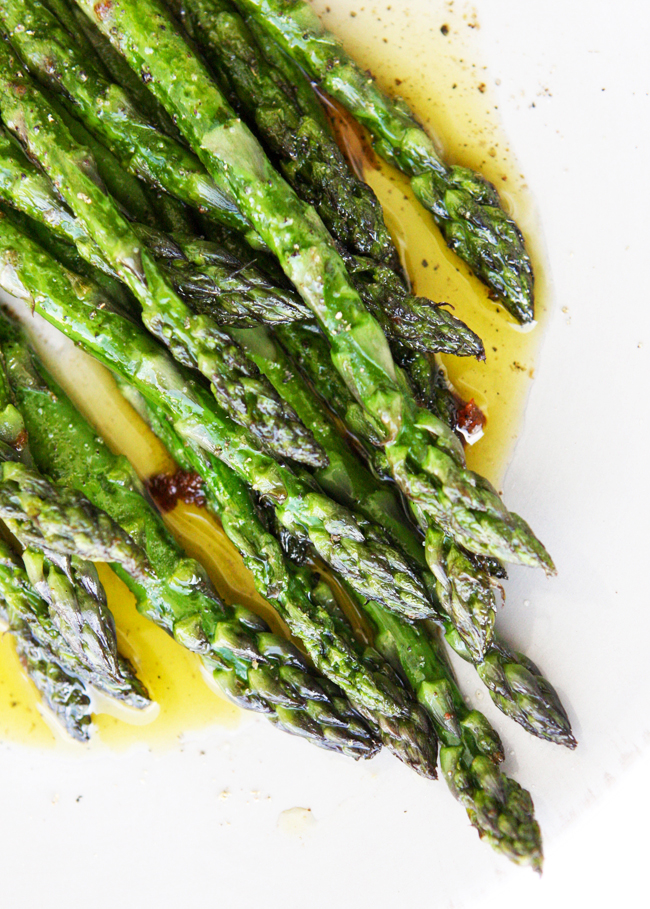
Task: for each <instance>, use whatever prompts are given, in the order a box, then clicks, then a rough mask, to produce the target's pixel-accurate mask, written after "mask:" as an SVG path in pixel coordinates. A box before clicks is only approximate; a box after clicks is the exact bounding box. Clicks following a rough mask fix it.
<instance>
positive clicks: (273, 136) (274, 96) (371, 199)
mask: <svg viewBox="0 0 650 909" xmlns="http://www.w3.org/2000/svg"><path fill="white" fill-rule="evenodd" d="M167 5H168V6H169V7H170V8H171V9H172V10H173V11H174V13H175V14H176V15H177V16H178V18H179V19H180V21H181V22H182V23H183V25H184V26H185V28H186V30H187V32H188V34H189V35H190V37H191V38H193V39H194V40H195V41H196V42H197V44H198V45H199V46H200V48H201V50H202V51H203V53H204V55H205V57H206V59H207V61H208V63H209V64H210V65H211V66H212V68H213V70H216V71H221V73H222V75H223V76H224V77H225V78H226V79H227V80H228V82H229V83H230V85H231V86H232V88H233V90H234V92H235V93H236V96H237V99H238V102H239V104H240V105H241V107H242V110H243V112H244V113H245V115H246V116H247V117H248V118H249V120H251V121H252V122H254V123H255V126H256V128H257V133H258V135H259V136H261V138H262V139H263V140H264V142H265V143H266V145H267V146H268V148H269V149H270V151H271V153H272V154H273V155H274V156H276V158H277V160H278V161H279V164H280V167H281V168H282V172H283V173H284V175H285V176H286V178H287V180H288V181H289V182H290V183H291V185H292V186H293V188H294V189H295V190H296V192H298V193H299V194H300V189H299V187H300V188H302V189H303V190H304V191H305V192H306V193H307V195H308V197H309V198H307V199H306V201H308V202H310V203H311V204H312V205H313V206H314V207H315V208H316V211H318V213H319V214H320V216H321V218H322V219H323V221H324V223H325V225H326V226H327V228H328V229H329V230H330V232H331V233H332V235H333V236H334V237H336V238H337V240H339V241H340V242H341V243H342V244H343V245H344V246H345V247H346V248H347V249H348V250H349V251H350V252H352V253H356V254H357V255H360V256H368V257H370V258H371V259H373V260H375V261H377V262H385V263H386V264H387V265H389V266H390V267H391V268H393V269H398V268H399V258H398V255H397V250H396V249H395V246H394V244H393V241H392V240H391V238H390V235H389V233H388V231H387V230H386V225H385V224H384V218H383V214H382V210H381V205H380V204H379V201H378V199H377V197H376V196H375V194H374V193H373V191H372V189H371V188H370V187H369V186H368V185H367V184H365V183H363V182H362V181H361V180H359V179H358V178H357V177H356V176H355V175H354V174H353V173H352V172H351V171H350V169H349V168H348V166H347V164H346V162H345V159H344V157H343V155H342V154H341V151H340V150H339V148H338V146H337V144H336V142H335V141H334V137H333V136H332V135H331V133H330V131H329V130H328V128H327V125H326V122H325V118H324V117H323V116H322V113H321V115H320V117H319V118H318V119H316V118H315V117H314V116H312V113H313V111H308V112H304V111H303V110H301V107H300V105H299V103H298V99H297V98H296V96H295V94H294V92H295V81H294V82H292V83H291V84H287V82H286V81H285V80H284V78H283V77H282V75H281V74H280V73H278V71H277V70H276V69H275V68H274V67H273V66H272V65H271V64H270V63H269V61H268V60H267V59H266V58H265V55H264V54H263V53H262V51H261V50H260V48H259V47H258V46H257V44H256V41H255V38H254V37H253V35H252V34H251V33H250V32H249V30H248V29H247V27H246V25H245V23H244V22H243V20H242V19H241V17H240V16H239V14H238V13H237V12H236V11H235V9H234V8H233V6H232V4H231V3H229V2H228V0H167ZM303 198H304V196H303Z"/></svg>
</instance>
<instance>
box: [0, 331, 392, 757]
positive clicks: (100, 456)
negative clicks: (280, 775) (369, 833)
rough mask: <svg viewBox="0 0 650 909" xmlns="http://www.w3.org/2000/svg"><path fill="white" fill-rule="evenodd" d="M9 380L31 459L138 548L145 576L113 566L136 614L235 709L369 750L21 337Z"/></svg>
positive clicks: (325, 686)
mask: <svg viewBox="0 0 650 909" xmlns="http://www.w3.org/2000/svg"><path fill="white" fill-rule="evenodd" d="M10 377H11V380H12V384H13V387H14V390H15V392H16V396H17V398H18V400H19V401H20V403H21V407H22V409H23V412H24V414H25V418H26V423H27V426H28V429H29V432H30V437H31V438H32V440H33V450H34V456H35V458H36V460H37V462H38V464H39V466H41V467H42V469H44V470H47V471H48V472H49V473H51V474H52V475H53V476H55V477H56V478H57V480H58V481H60V482H65V483H67V484H69V485H70V486H73V487H76V488H78V489H80V488H83V489H84V490H86V492H87V494H88V496H89V497H90V498H91V499H92V501H93V502H94V503H95V504H96V505H97V507H102V508H104V509H105V510H106V511H107V512H108V513H109V514H111V515H112V516H113V517H114V518H115V519H116V520H118V521H119V523H121V524H122V525H123V526H124V527H128V528H129V531H130V533H131V534H132V535H133V537H134V538H135V539H136V540H137V541H138V543H139V544H140V545H141V546H142V547H143V549H145V550H146V552H147V555H148V557H149V561H150V565H151V568H150V570H149V572H148V573H147V574H146V575H145V576H134V575H133V574H132V573H131V572H130V571H129V570H128V568H127V567H126V566H125V565H117V566H114V567H115V570H116V571H117V573H118V574H119V576H120V577H121V578H122V579H123V580H124V581H125V583H126V584H127V586H128V587H129V588H130V589H131V591H132V592H133V593H134V595H135V597H136V602H137V608H138V609H139V611H140V612H142V613H143V614H144V615H145V616H147V617H149V618H150V619H152V620H153V621H154V622H156V624H158V625H160V626H161V627H162V628H163V629H164V630H165V631H167V632H168V633H169V634H171V635H172V636H173V637H174V639H175V640H176V641H178V643H179V644H181V645H182V646H184V647H186V648H187V649H189V650H192V651H194V652H196V653H198V654H200V655H201V658H202V659H203V661H204V662H205V664H206V666H208V668H209V669H210V670H211V671H212V673H213V675H214V677H215V679H216V681H217V682H218V684H219V686H220V687H221V689H222V690H223V691H224V693H225V694H226V695H227V696H228V697H230V698H231V699H232V700H234V701H235V702H236V703H238V704H240V706H242V707H244V708H245V709H252V710H257V711H261V712H262V713H264V714H266V715H267V716H268V718H269V719H270V720H271V722H273V723H274V724H275V725H278V726H279V727H280V728H282V729H284V730H285V731H288V732H291V733H293V734H296V735H300V736H303V737H306V738H307V739H309V740H311V741H313V742H314V743H316V744H318V745H320V746H322V747H325V748H330V749H333V750H336V751H341V752H342V753H345V754H349V755H351V756H353V757H370V756H372V754H373V753H374V752H375V751H376V748H377V745H376V742H375V741H374V739H373V737H372V736H371V735H370V734H369V732H368V730H367V729H366V727H365V726H364V724H363V722H362V721H361V719H360V717H359V716H358V714H357V713H356V712H355V711H354V710H353V709H352V708H351V707H350V705H349V703H348V702H347V701H346V699H345V697H344V696H343V694H342V692H341V691H340V690H339V689H338V688H337V687H336V686H334V685H332V684H330V683H329V682H328V681H327V680H326V679H320V678H318V677H316V676H315V674H314V673H313V672H312V670H310V669H309V667H308V666H307V663H306V662H305V660H304V658H303V657H302V655H301V654H299V652H298V651H297V650H296V648H295V647H293V645H291V644H289V642H287V641H286V640H284V639H283V638H281V637H278V636H277V635H275V634H272V633H271V631H270V629H269V627H268V625H267V624H266V623H265V622H264V621H263V620H262V619H261V618H260V617H259V616H257V615H255V614H254V613H252V612H251V611H250V610H248V609H245V608H243V607H241V606H233V607H226V606H225V605H224V604H223V602H222V601H221V600H220V599H219V597H218V596H217V594H216V592H215V590H214V588H213V586H212V585H211V583H210V581H209V580H208V578H207V576H206V574H205V572H204V570H203V569H202V567H201V566H200V565H199V564H198V563H197V562H196V561H195V560H193V559H188V558H186V557H184V556H183V554H182V553H181V551H180V549H179V547H178V546H177V544H176V543H175V542H174V540H173V538H172V537H171V536H170V534H169V533H168V531H167V530H166V528H165V526H164V524H163V522H162V520H161V519H160V517H159V515H158V514H157V513H156V512H155V511H154V510H153V509H152V508H151V506H150V505H149V504H148V502H147V501H146V499H145V498H144V496H143V489H142V486H141V484H140V482H139V481H138V479H137V477H136V476H135V474H134V471H133V470H132V468H131V466H130V465H129V463H128V462H127V461H126V460H125V459H124V458H123V457H119V456H117V455H114V454H112V453H111V452H110V450H109V449H108V448H107V446H106V445H105V444H104V443H103V441H102V440H101V439H99V438H98V437H97V436H96V434H95V432H94V430H93V429H92V427H91V426H90V425H89V424H88V423H87V422H86V421H85V420H84V419H83V418H82V417H81V415H80V414H79V413H78V412H77V411H76V409H75V408H74V407H73V405H72V404H71V402H70V401H69V399H68V398H67V397H66V396H65V395H64V393H63V392H62V391H61V389H60V388H59V387H58V386H57V385H56V383H55V382H54V381H53V380H52V379H51V378H50V377H49V376H48V375H47V374H46V373H45V372H44V371H43V370H42V369H41V370H40V371H37V369H36V367H35V365H34V363H33V361H32V359H31V357H30V355H29V352H28V350H27V348H26V345H25V342H24V340H21V341H19V342H17V343H16V344H15V345H14V347H13V356H12V369H11V372H10Z"/></svg>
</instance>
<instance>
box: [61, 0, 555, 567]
mask: <svg viewBox="0 0 650 909" xmlns="http://www.w3.org/2000/svg"><path fill="white" fill-rule="evenodd" d="M77 4H78V6H80V8H82V9H83V10H84V11H85V12H86V13H87V14H88V16H89V17H90V18H91V20H92V21H94V22H95V23H96V24H97V25H98V27H99V28H100V29H101V30H102V31H103V32H104V34H105V35H106V36H107V37H108V38H109V39H110V41H111V42H112V43H113V45H114V47H116V48H117V49H118V50H119V51H120V52H121V53H122V54H123V55H124V56H125V58H126V59H127V61H128V62H129V64H130V65H131V66H132V67H133V68H134V69H135V70H136V71H137V72H141V71H143V69H146V72H147V78H148V79H149V81H148V87H149V89H150V90H151V91H153V92H154V94H155V95H156V96H157V97H158V99H159V100H160V101H161V102H162V103H163V104H164V105H165V107H166V109H167V110H168V111H169V112H171V113H172V114H173V115H174V116H175V117H176V118H177V122H178V126H179V129H181V131H182V132H183V134H184V135H185V138H186V139H187V141H188V142H189V144H190V145H191V146H192V147H193V148H194V150H195V151H196V153H197V154H198V155H199V157H200V158H201V160H202V161H203V163H204V165H205V166H206V168H207V169H208V171H209V172H211V173H212V172H215V173H221V174H224V175H227V179H228V181H229V183H230V186H231V189H232V191H233V195H234V197H235V199H236V200H237V202H238V204H239V206H240V209H241V211H242V212H243V213H244V215H245V216H246V217H247V218H248V219H249V220H250V222H251V224H252V225H253V226H254V227H255V228H256V229H257V231H258V233H259V234H260V236H262V237H263V239H264V240H265V241H266V243H267V245H268V246H269V248H270V249H271V250H272V251H273V252H274V253H275V254H276V256H277V257H278V259H279V261H280V264H281V266H282V268H283V270H284V272H285V274H286V275H287V277H288V278H289V279H290V280H291V281H292V282H293V284H294V285H295V287H296V288H297V290H298V291H299V293H300V294H301V296H302V297H303V299H304V300H305V301H306V302H307V303H308V304H309V305H310V307H311V308H312V310H313V312H314V314H315V315H316V316H317V318H318V320H319V322H320V325H321V327H322V328H323V330H324V332H325V334H326V335H327V337H328V339H329V341H330V343H331V346H332V359H333V362H334V363H335V365H336V368H337V369H338V371H339V372H340V373H341V375H343V376H344V378H345V380H346V384H348V386H349V387H350V389H351V390H352V391H353V393H354V395H355V397H356V398H357V399H358V400H359V401H360V402H362V404H363V406H364V408H365V409H366V411H367V413H368V414H369V416H370V417H371V418H372V419H373V420H374V423H375V427H376V432H377V434H378V435H379V436H380V438H381V439H382V442H383V443H384V448H385V452H386V457H387V460H388V463H389V464H390V469H391V472H392V474H393V476H394V478H395V480H396V482H397V483H398V485H399V486H400V488H401V490H402V492H403V493H404V495H406V496H407V498H409V499H411V500H412V501H413V502H415V504H416V505H417V506H418V508H419V509H420V510H421V512H422V514H423V515H426V517H427V519H428V520H431V521H434V522H436V524H437V525H439V526H440V527H442V528H443V530H444V531H445V533H447V534H449V535H450V536H452V537H453V538H454V539H455V540H456V541H457V542H458V543H460V544H462V545H464V546H465V547H466V548H467V549H469V550H470V551H472V552H476V553H478V554H483V555H491V556H494V557H495V558H500V559H503V560H504V561H514V562H518V563H521V564H528V565H533V566H539V565H541V566H543V567H544V568H545V569H546V570H547V571H549V572H552V571H553V570H554V568H553V563H552V561H551V559H550V556H548V554H547V553H546V551H545V549H544V548H543V546H542V545H541V543H540V542H539V541H538V540H537V539H536V538H535V536H534V535H533V533H532V531H531V530H530V528H529V527H528V526H527V525H526V524H525V522H524V521H523V520H522V519H521V518H519V517H518V516H517V515H514V514H511V513H509V512H508V511H507V510H506V508H505V506H504V505H503V503H502V502H501V500H500V499H499V497H498V495H497V494H496V491H495V490H494V489H493V488H492V487H491V486H490V484H488V483H487V481H486V480H484V479H483V478H481V477H479V476H478V475H476V474H474V473H472V472H471V471H468V470H467V469H466V468H465V467H464V465H463V454H462V449H461V446H460V445H459V443H458V441H457V439H456V437H455V436H454V435H453V433H452V432H451V431H450V430H449V429H448V427H447V426H446V425H445V424H443V423H442V421H440V420H438V419H437V418H435V417H434V416H433V415H431V414H429V413H427V412H425V411H422V410H421V409H419V408H418V407H417V405H416V403H415V401H414V400H413V398H412V396H411V395H410V394H408V393H407V391H406V390H405V389H404V388H403V387H400V385H399V384H398V382H397V378H396V375H395V371H394V364H393V361H392V358H391V355H390V351H389V349H388V345H387V342H386V339H385V337H384V335H383V333H382V331H381V329H380V327H379V325H378V324H377V322H376V321H375V320H374V319H373V318H372V317H371V316H370V315H369V313H368V312H367V311H365V310H364V308H363V306H362V304H361V301H360V299H359V296H358V294H357V293H356V292H355V291H354V289H353V288H352V286H351V285H350V282H349V278H348V276H347V272H346V270H345V266H344V263H343V260H342V259H341V258H340V256H339V255H338V254H337V253H336V251H335V250H334V249H333V247H332V244H331V240H330V238H329V235H328V233H327V231H326V229H325V227H324V225H323V224H322V222H321V221H320V220H319V219H318V217H317V216H316V215H315V214H314V212H313V210H311V209H309V208H307V207H306V206H305V205H304V203H302V202H301V201H300V200H299V199H298V198H297V197H296V196H295V194H294V193H293V191H292V190H291V189H290V187H288V186H287V184H286V183H284V181H283V180H282V179H281V178H280V177H278V175H277V174H276V173H275V172H274V170H273V168H272V167H271V165H270V163H269V162H268V160H267V159H266V157H265V156H264V153H263V151H262V149H261V147H260V146H259V143H258V142H257V140H256V139H255V138H254V136H253V135H252V134H251V133H250V131H249V130H248V129H247V128H246V127H245V126H244V124H243V123H242V122H241V121H240V120H239V119H238V118H237V117H235V116H234V114H233V112H232V110H231V109H230V107H229V106H228V104H227V102H226V99H225V98H224V96H223V94H222V93H221V92H220V91H219V89H218V88H217V86H216V85H215V83H214V81H213V80H212V79H211V78H210V75H209V73H208V72H207V70H206V68H205V66H204V65H203V64H202V63H201V61H200V60H199V59H198V58H197V56H196V55H195V54H194V53H193V52H192V50H191V49H190V48H189V47H188V45H187V44H186V42H184V41H183V39H182V38H180V37H179V36H178V35H177V34H176V33H175V31H174V29H173V24H172V22H171V20H170V19H169V17H168V16H167V15H165V14H164V13H163V12H162V11H161V10H160V9H159V8H158V7H157V6H156V5H155V4H154V3H153V2H151V0H138V2H137V3H136V2H134V0H112V2H111V3H110V4H95V3H93V2H92V0H77ZM179 68H180V69H182V72H183V76H184V78H183V79H178V78H177V74H178V71H179Z"/></svg>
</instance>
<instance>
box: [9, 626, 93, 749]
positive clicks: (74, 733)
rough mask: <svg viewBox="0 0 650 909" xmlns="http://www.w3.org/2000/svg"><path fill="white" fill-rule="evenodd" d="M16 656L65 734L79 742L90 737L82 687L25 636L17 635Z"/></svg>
mask: <svg viewBox="0 0 650 909" xmlns="http://www.w3.org/2000/svg"><path fill="white" fill-rule="evenodd" d="M11 631H12V633H13V634H14V636H15V642H16V653H17V654H18V659H19V660H20V662H21V663H22V665H23V667H24V669H25V671H26V672H27V675H28V676H29V677H30V679H31V680H32V682H33V683H34V685H35V686H36V689H37V690H38V692H39V694H40V695H41V698H42V699H43V702H44V703H45V706H46V707H48V708H49V710H51V712H52V713H53V714H54V716H55V717H56V718H57V720H58V721H59V722H60V723H61V724H62V726H63V728H64V729H65V731H66V732H67V734H68V735H69V736H70V737H71V738H73V739H76V740H77V741H78V742H87V741H88V740H89V738H90V724H91V722H92V715H91V710H92V707H91V701H90V698H89V697H88V695H87V693H86V690H85V688H84V686H83V684H82V683H81V682H80V681H79V679H76V678H75V677H74V676H71V675H68V674H67V673H66V672H64V670H63V669H61V667H60V666H59V665H58V664H57V662H56V660H55V659H54V658H53V656H52V654H50V653H49V651H48V650H47V649H46V648H43V647H41V646H40V645H39V644H37V643H36V641H35V640H34V639H33V638H31V637H30V636H29V635H28V634H23V633H20V632H16V631H14V630H13V628H12V629H11Z"/></svg>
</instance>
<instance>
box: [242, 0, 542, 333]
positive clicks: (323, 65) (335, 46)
mask: <svg viewBox="0 0 650 909" xmlns="http://www.w3.org/2000/svg"><path fill="white" fill-rule="evenodd" d="M236 5H237V6H238V7H239V8H240V9H242V10H245V11H247V12H248V13H249V14H250V15H251V17H253V18H254V19H255V21H256V22H257V23H258V24H259V26H260V28H263V29H265V30H266V31H267V33H268V34H269V35H270V36H271V37H272V38H273V39H274V40H275V41H277V42H278V44H280V45H281V47H282V48H283V49H284V50H285V51H286V52H287V53H288V54H289V56H291V57H292V58H293V59H294V60H295V61H296V62H297V63H298V64H299V65H300V66H302V67H303V68H304V69H305V70H306V71H307V73H308V74H309V75H310V76H311V77H312V78H313V79H315V80H317V81H318V82H319V83H320V85H321V87H322V88H323V89H324V90H325V91H326V92H328V93H329V94H330V95H331V96H332V97H333V98H335V99H336V100H337V101H338V102H339V103H340V104H342V105H343V107H345V108H346V109H347V110H348V111H350V113H351V114H352V115H353V116H354V117H355V118H356V119H357V120H358V121H359V122H360V123H361V124H363V125H364V126H365V127H367V128H368V129H369V130H370V133H371V135H372V137H373V139H374V143H375V149H376V151H377V152H378V153H379V154H380V155H381V156H382V157H383V158H385V159H386V160H387V161H388V162H389V163H390V164H393V165H394V166H395V167H398V168H399V169H400V170H401V171H403V172H404V173H405V174H406V175H407V176H408V177H410V180H411V187H412V189H413V192H414V194H415V196H416V198H417V199H418V200H419V202H421V204H422V205H423V206H424V207H425V208H426V209H428V210H429V211H430V212H431V214H432V215H433V218H434V220H435V222H436V224H437V225H438V227H439V228H440V231H441V233H442V235H443V237H444V238H445V241H446V242H447V244H448V246H449V247H450V248H451V249H452V250H453V251H454V252H455V253H456V254H457V255H458V256H460V258H461V259H463V260H464V261H465V262H466V263H467V264H468V265H469V267H470V268H471V270H472V271H473V272H474V273H475V274H476V276H477V277H479V278H480V279H481V280H482V281H483V282H484V283H485V284H486V285H487V286H488V287H489V288H490V290H491V291H493V293H495V294H496V295H497V296H498V297H499V299H500V300H501V301H502V303H503V305H504V306H505V308H506V309H507V310H508V312H510V313H511V314H512V315H513V316H514V317H515V318H516V319H517V320H518V321H519V322H522V323H528V322H532V321H533V319H534V303H533V269H532V265H531V261H530V257H529V256H528V253H527V252H526V247H525V243H524V238H523V236H522V234H521V231H520V230H519V228H518V227H517V225H516V224H515V222H514V221H513V220H512V219H511V218H509V217H508V215H507V214H506V213H505V211H504V209H503V207H502V205H501V200H500V199H499V195H498V193H497V191H496V189H495V188H494V186H492V184H491V183H489V182H488V181H487V180H486V179H485V178H484V177H482V176H481V175H480V174H477V173H475V172H474V171H472V170H470V169H469V168H466V167H458V166H455V165H454V166H448V165H446V164H444V163H443V162H442V160H441V159H440V156H439V155H438V152H437V151H436V147H435V144H434V142H433V140H432V139H431V138H430V137H429V136H428V135H427V133H426V132H425V131H424V129H423V128H422V126H421V125H420V123H418V121H417V119H416V118H415V116H414V115H413V114H412V112H411V111H410V110H409V109H408V107H407V105H406V104H405V102H404V101H403V100H402V99H401V98H389V97H388V96H387V95H386V94H385V93H384V92H383V91H381V89H380V88H379V87H378V86H377V84H376V82H375V81H374V79H373V78H372V77H369V76H368V73H367V72H366V71H365V70H362V69H361V67H359V66H358V65H357V64H356V63H355V62H354V60H353V59H352V57H350V55H349V54H348V53H347V52H346V51H345V50H344V48H343V46H342V45H341V43H340V42H339V41H338V40H337V39H336V38H335V37H334V36H333V35H332V34H330V33H329V32H328V31H327V30H326V29H325V28H324V27H323V25H322V24H321V22H320V21H319V19H318V17H317V16H316V14H315V13H314V11H313V10H312V9H311V7H310V6H309V4H308V3H307V2H306V0H236Z"/></svg>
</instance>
